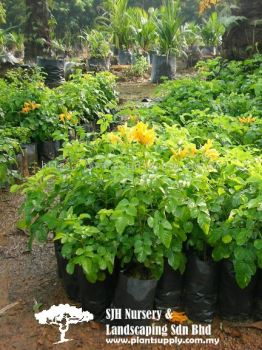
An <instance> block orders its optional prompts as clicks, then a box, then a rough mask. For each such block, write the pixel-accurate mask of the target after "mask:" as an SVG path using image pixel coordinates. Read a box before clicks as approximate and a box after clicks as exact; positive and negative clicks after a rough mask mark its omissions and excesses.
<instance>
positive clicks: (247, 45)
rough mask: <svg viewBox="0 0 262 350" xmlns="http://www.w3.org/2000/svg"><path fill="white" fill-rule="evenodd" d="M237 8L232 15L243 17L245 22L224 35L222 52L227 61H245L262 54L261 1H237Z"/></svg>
mask: <svg viewBox="0 0 262 350" xmlns="http://www.w3.org/2000/svg"><path fill="white" fill-rule="evenodd" d="M238 6H239V8H238V9H236V10H234V13H233V15H235V16H244V17H246V20H244V21H241V22H240V23H239V24H238V25H235V26H234V27H233V28H232V29H231V30H230V31H229V32H228V33H226V34H225V35H224V38H223V52H224V56H225V57H226V58H229V59H245V58H248V57H250V56H252V55H253V54H254V53H256V52H260V53H261V52H262V3H261V0H239V3H238Z"/></svg>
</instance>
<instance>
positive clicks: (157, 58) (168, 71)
mask: <svg viewBox="0 0 262 350" xmlns="http://www.w3.org/2000/svg"><path fill="white" fill-rule="evenodd" d="M175 75H176V58H175V57H174V56H171V55H169V56H166V55H154V56H153V63H152V73H151V83H160V82H161V78H162V77H165V78H168V79H169V80H172V79H174V78H175Z"/></svg>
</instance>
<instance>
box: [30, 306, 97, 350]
mask: <svg viewBox="0 0 262 350" xmlns="http://www.w3.org/2000/svg"><path fill="white" fill-rule="evenodd" d="M35 318H36V319H37V321H38V322H39V323H40V324H54V325H57V326H59V331H60V340H59V341H58V342H57V343H55V344H59V343H65V342H67V341H70V340H73V339H66V338H65V334H66V332H67V331H68V329H69V325H70V324H77V323H80V322H89V321H91V320H93V319H94V315H93V314H91V313H90V312H88V311H83V310H82V309H80V308H77V307H76V306H71V305H69V304H60V305H57V306H56V305H53V306H51V307H50V309H49V310H43V311H42V312H39V313H37V314H35Z"/></svg>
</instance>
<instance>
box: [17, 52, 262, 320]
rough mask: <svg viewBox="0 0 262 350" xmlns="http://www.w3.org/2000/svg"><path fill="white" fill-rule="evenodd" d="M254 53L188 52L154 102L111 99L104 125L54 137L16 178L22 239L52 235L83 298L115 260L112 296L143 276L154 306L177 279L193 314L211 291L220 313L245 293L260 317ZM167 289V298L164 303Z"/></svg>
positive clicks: (261, 172)
mask: <svg viewBox="0 0 262 350" xmlns="http://www.w3.org/2000/svg"><path fill="white" fill-rule="evenodd" d="M261 63H262V58H261V56H255V57H254V58H253V59H250V60H247V61H243V62H226V61H223V60H221V59H217V60H212V61H207V62H205V63H203V62H202V63H200V64H199V73H198V74H197V75H196V76H195V77H193V78H191V79H190V80H189V79H187V78H186V79H181V80H176V81H174V82H167V83H165V85H164V87H163V90H165V91H167V92H166V95H165V96H164V97H163V98H162V100H161V101H160V102H158V103H155V104H154V105H153V106H151V107H149V108H138V109H135V108H132V106H130V108H129V109H125V110H123V109H122V110H121V111H120V112H119V114H121V115H123V114H125V113H126V114H129V118H128V122H127V123H125V124H123V123H122V124H121V123H120V124H119V125H118V126H117V127H116V128H115V129H114V131H111V132H109V131H106V124H107V122H108V119H107V120H106V121H103V120H102V121H101V122H102V126H103V128H102V130H101V133H100V135H96V137H94V135H93V134H84V133H81V135H80V137H78V139H76V140H73V141H71V142H65V143H64V147H63V149H62V155H61V156H60V157H58V158H57V159H56V160H55V161H53V162H51V163H49V164H48V165H46V166H45V167H43V168H42V169H41V170H40V171H39V172H38V173H37V174H35V175H34V176H32V177H30V178H29V179H28V180H27V182H26V183H24V184H23V185H22V186H18V188H19V189H21V188H22V189H23V193H24V195H25V201H24V204H23V206H22V213H23V219H22V220H21V222H20V227H21V228H22V229H27V230H28V231H29V233H30V245H32V242H33V241H34V240H35V239H36V240H37V241H40V242H46V241H47V239H48V237H49V235H50V233H53V234H54V239H55V242H57V243H56V250H57V254H58V255H59V254H60V257H63V259H65V260H63V261H64V265H63V266H64V273H65V265H66V271H67V273H66V276H67V278H69V277H68V276H69V275H73V276H75V275H74V274H75V273H77V275H79V273H80V275H81V276H82V277H81V279H80V281H82V278H83V275H84V276H85V285H84V287H81V285H82V282H79V283H80V289H81V288H82V290H83V288H84V290H85V293H84V295H86V296H88V295H89V298H87V297H85V300H87V299H88V300H89V301H88V300H87V301H85V302H83V305H84V306H85V307H86V308H89V309H91V310H92V305H94V303H95V305H97V304H99V303H100V305H103V308H105V307H106V306H108V305H109V304H110V302H111V297H110V296H109V294H110V291H112V288H109V287H108V288H105V289H103V288H101V290H102V289H103V290H104V291H105V290H108V293H109V294H107V296H106V297H105V296H102V298H104V300H107V302H106V303H102V302H101V299H99V296H97V294H96V293H93V292H92V291H91V292H90V290H94V288H95V290H96V291H97V290H98V289H99V288H98V287H99V286H101V283H105V284H103V286H107V285H108V283H109V284H110V283H111V287H112V284H113V280H114V278H113V277H112V276H115V274H116V272H117V271H118V270H119V269H120V270H121V273H120V275H119V276H120V277H119V278H118V284H117V286H118V287H116V293H117V294H116V295H119V290H125V287H127V285H128V284H127V282H126V279H128V278H130V279H131V280H132V281H136V282H132V283H137V286H139V283H140V282H141V285H143V283H145V281H147V282H148V283H149V285H147V287H145V285H144V287H141V288H149V289H148V291H149V292H150V293H151V292H152V293H151V294H150V295H151V299H148V300H147V301H146V300H145V302H148V303H149V304H150V305H149V304H146V305H147V307H149V308H150V307H153V301H154V295H155V291H156V288H158V292H157V293H160V294H161V293H162V296H161V297H160V299H161V300H162V306H164V307H168V306H170V307H174V308H175V307H179V306H180V297H179V298H178V297H177V296H178V295H180V294H179V291H178V292H177V293H175V291H176V290H177V289H178V290H180V293H181V290H182V288H185V290H184V296H185V300H184V302H185V307H186V309H187V311H188V314H189V316H191V317H192V318H193V319H196V320H200V321H210V320H212V317H213V315H214V312H215V310H216V303H217V298H218V297H219V300H220V308H219V310H220V313H221V315H222V316H224V317H229V318H240V317H244V318H247V317H250V316H251V313H252V307H253V306H254V303H255V300H256V304H255V310H256V316H255V317H256V318H258V319H261V309H262V301H261V295H262V293H261V268H262V236H261V219H262V216H261V213H262V211H261V199H262V193H261V190H262V185H261V184H262V181H261V180H262V162H261V160H262V158H261V135H262V134H261V94H262V89H261V86H262V84H261V83H262V79H261V78H262V70H261V67H262V66H261ZM72 84H73V83H72ZM58 91H59V90H58ZM110 91H111V90H110ZM112 97H113V96H111V97H110V98H112ZM110 98H109V100H110ZM79 130H80V129H79ZM13 190H17V186H15V187H14V188H13ZM219 266H220V267H221V268H220V269H219V271H220V273H219V274H218V267H219ZM170 268H171V275H172V270H173V273H174V274H173V275H172V276H173V277H168V278H166V270H167V269H170ZM79 269H80V272H79ZM169 272H170V271H169ZM60 273H61V271H60ZM181 275H182V276H184V282H183V283H182V282H181V281H182V277H181ZM219 275H220V277H219ZM110 276H111V277H110ZM178 276H180V277H178ZM74 278H76V277H74ZM172 278H173V279H175V281H174V283H172V284H171V286H170V280H171V279H172ZM110 280H111V282H110ZM152 280H154V281H155V282H154V283H153V284H152ZM157 281H159V282H158V284H157ZM164 281H166V282H164ZM77 283H78V282H77ZM120 285H121V288H120V287H119V286H120ZM95 286H96V287H95ZM124 286H125V287H124ZM148 286H149V287H148ZM163 286H164V287H163ZM90 288H91V289H90ZM137 288H139V287H137ZM159 288H160V290H161V289H162V292H159ZM134 289H136V288H134ZM99 290H100V289H99ZM143 290H144V289H143ZM163 290H164V292H163ZM88 291H89V292H90V293H91V294H88V293H89V292H88ZM170 292H173V294H174V298H175V299H172V300H170V299H168V302H165V301H166V300H167V299H165V297H167V295H169V293H170ZM92 293H93V294H92ZM103 293H105V292H103ZM103 293H102V294H103ZM129 293H130V291H127V294H128V295H129ZM82 295H83V293H82ZM90 295H91V296H90ZM163 295H164V299H165V300H164V301H163V298H162V297H163ZM96 296H97V297H98V299H95V298H96ZM105 298H107V299H105ZM178 299H179V301H178ZM114 300H118V301H119V300H126V303H127V304H128V298H125V297H123V296H122V297H121V298H120V297H119V298H118V297H115V299H114ZM149 300H151V301H150V302H149ZM158 300H159V297H158ZM136 301H137V300H136V297H135V296H133V299H132V302H131V304H132V306H133V307H134V308H136V307H138V306H139V307H141V308H143V307H142V305H141V304H136ZM190 301H191V302H190ZM221 302H222V304H221ZM96 303H97V304H96ZM108 303H109V304H108ZM119 303H120V304H121V302H120V301H119ZM119 303H118V304H117V305H116V306H117V307H119V306H120V307H125V306H127V305H126V304H125V305H124V304H122V305H120V304H119ZM105 304H107V305H105ZM113 304H114V302H113ZM114 305H115V304H114ZM221 305H222V306H221ZM144 306H145V305H144ZM158 306H161V305H159V304H158ZM130 307H131V306H130ZM139 307H138V308H139ZM201 310H202V311H201ZM201 315H202V316H201Z"/></svg>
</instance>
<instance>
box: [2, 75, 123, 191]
mask: <svg viewBox="0 0 262 350" xmlns="http://www.w3.org/2000/svg"><path fill="white" fill-rule="evenodd" d="M0 90H1V94H0V116H1V121H2V122H1V127H0V136H1V137H0V150H1V155H0V157H1V158H0V185H3V184H5V183H7V182H8V181H10V182H11V181H12V178H13V177H17V175H18V174H17V171H16V170H15V168H16V163H17V155H18V154H19V153H22V154H23V156H26V153H27V151H28V150H29V152H30V145H31V146H32V143H33V144H34V145H35V146H38V147H35V148H36V150H35V152H36V155H35V156H32V155H31V157H30V159H29V163H30V161H31V162H36V163H38V159H39V160H42V157H41V156H42V155H43V154H44V155H45V154H46V153H48V152H49V151H50V147H49V148H48V149H47V152H45V151H44V152H43V146H45V143H48V142H49V141H52V143H53V144H54V145H53V147H55V146H56V144H55V143H54V142H53V141H54V140H56V141H59V140H62V139H68V138H69V137H74V133H75V130H77V129H78V127H79V126H80V125H81V126H82V127H83V128H84V129H85V130H86V131H90V132H91V131H95V130H96V129H97V125H96V122H97V120H98V119H101V120H105V121H106V120H107V116H108V115H109V116H110V113H112V111H113V110H114V109H115V108H116V102H117V93H116V91H115V77H114V76H113V75H112V74H110V73H99V74H97V75H96V76H93V75H90V74H82V73H81V72H80V71H79V72H76V74H75V75H74V76H73V77H72V78H71V80H70V81H67V82H65V83H64V84H63V85H61V86H59V87H57V88H55V89H50V88H48V87H47V86H45V85H44V76H43V74H41V72H40V70H38V69H30V70H23V69H17V70H14V71H10V72H9V73H8V74H7V76H6V78H4V79H0ZM37 148H38V153H39V154H38V156H37ZM56 148H57V147H56ZM58 148H59V147H58ZM51 153H54V154H56V152H55V151H52V147H51ZM47 158H48V154H47Z"/></svg>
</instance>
